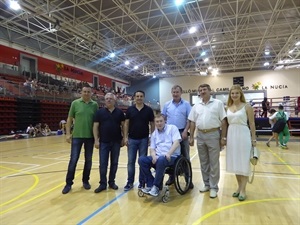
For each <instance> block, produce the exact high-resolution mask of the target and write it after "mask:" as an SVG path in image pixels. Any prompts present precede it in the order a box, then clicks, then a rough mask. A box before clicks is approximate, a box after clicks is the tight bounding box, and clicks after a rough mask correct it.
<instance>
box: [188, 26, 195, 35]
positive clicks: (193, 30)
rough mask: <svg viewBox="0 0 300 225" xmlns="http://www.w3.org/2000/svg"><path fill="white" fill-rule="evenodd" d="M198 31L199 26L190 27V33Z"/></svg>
mask: <svg viewBox="0 0 300 225" xmlns="http://www.w3.org/2000/svg"><path fill="white" fill-rule="evenodd" d="M196 31H197V28H196V27H191V28H190V29H189V33H190V34H193V33H195V32H196Z"/></svg>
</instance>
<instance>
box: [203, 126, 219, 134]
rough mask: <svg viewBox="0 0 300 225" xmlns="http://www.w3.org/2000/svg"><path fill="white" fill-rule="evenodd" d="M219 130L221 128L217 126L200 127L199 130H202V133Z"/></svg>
mask: <svg viewBox="0 0 300 225" xmlns="http://www.w3.org/2000/svg"><path fill="white" fill-rule="evenodd" d="M217 130H220V127H215V128H210V129H203V130H201V129H198V131H201V132H202V133H210V132H213V131H217Z"/></svg>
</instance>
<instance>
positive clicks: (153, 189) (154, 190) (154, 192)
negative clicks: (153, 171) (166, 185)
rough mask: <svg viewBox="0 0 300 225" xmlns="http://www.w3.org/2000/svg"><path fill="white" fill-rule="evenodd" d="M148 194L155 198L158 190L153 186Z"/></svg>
mask: <svg viewBox="0 0 300 225" xmlns="http://www.w3.org/2000/svg"><path fill="white" fill-rule="evenodd" d="M149 194H150V195H152V196H154V197H156V196H158V195H159V188H158V187H156V186H155V185H153V186H152V188H151V191H149Z"/></svg>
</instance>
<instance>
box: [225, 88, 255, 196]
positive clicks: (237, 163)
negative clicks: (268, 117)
mask: <svg viewBox="0 0 300 225" xmlns="http://www.w3.org/2000/svg"><path fill="white" fill-rule="evenodd" d="M227 120H228V124H229V126H228V131H227V147H226V171H227V172H230V173H235V176H236V179H237V182H238V188H237V190H236V191H235V192H234V193H233V194H232V197H237V198H238V199H239V200H240V201H244V200H245V199H246V185H247V181H248V177H249V175H250V173H251V169H250V151H251V147H252V146H256V140H255V137H256V134H255V123H254V112H253V108H252V107H251V106H250V105H249V104H247V103H246V100H245V96H244V93H243V91H242V89H241V87H240V86H239V85H233V86H232V87H231V88H230V91H229V96H228V101H227ZM247 122H249V126H250V130H249V127H248V123H247ZM250 131H251V132H250Z"/></svg>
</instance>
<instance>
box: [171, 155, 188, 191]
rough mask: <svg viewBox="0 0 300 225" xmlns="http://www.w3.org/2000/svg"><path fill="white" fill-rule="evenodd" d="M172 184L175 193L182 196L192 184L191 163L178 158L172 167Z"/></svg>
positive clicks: (183, 158)
mask: <svg viewBox="0 0 300 225" xmlns="http://www.w3.org/2000/svg"><path fill="white" fill-rule="evenodd" d="M174 178H175V181H174V184H175V188H176V190H177V192H178V193H179V194H181V195H184V194H185V193H187V192H188V190H189V189H190V184H191V182H192V168H191V163H190V161H189V160H188V159H186V158H185V157H179V158H178V160H176V162H175V167H174Z"/></svg>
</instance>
